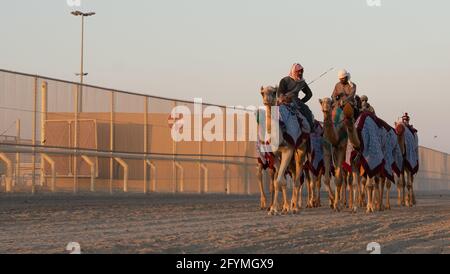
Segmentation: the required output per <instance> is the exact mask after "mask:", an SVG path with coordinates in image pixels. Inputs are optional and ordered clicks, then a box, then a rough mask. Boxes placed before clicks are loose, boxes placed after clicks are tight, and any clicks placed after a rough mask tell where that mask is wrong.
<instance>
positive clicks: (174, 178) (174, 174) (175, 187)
mask: <svg viewBox="0 0 450 274" xmlns="http://www.w3.org/2000/svg"><path fill="white" fill-rule="evenodd" d="M173 103H174V108H176V107H177V101H174V102H173ZM176 153H177V143H176V142H175V140H174V139H173V138H172V155H173V159H172V192H173V193H176V192H177V191H178V182H177V180H178V178H177V164H176V162H175V159H176V156H175V154H176Z"/></svg>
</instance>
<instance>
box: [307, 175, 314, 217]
mask: <svg viewBox="0 0 450 274" xmlns="http://www.w3.org/2000/svg"><path fill="white" fill-rule="evenodd" d="M305 174H306V178H307V179H306V183H307V185H306V190H307V195H308V198H307V202H306V208H313V207H314V176H311V174H310V172H309V171H306V172H305Z"/></svg>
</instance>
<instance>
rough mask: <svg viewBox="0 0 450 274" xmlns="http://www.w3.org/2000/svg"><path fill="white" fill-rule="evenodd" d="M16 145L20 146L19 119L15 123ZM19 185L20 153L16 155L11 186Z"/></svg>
mask: <svg viewBox="0 0 450 274" xmlns="http://www.w3.org/2000/svg"><path fill="white" fill-rule="evenodd" d="M16 136H17V137H16V145H19V144H20V119H17V121H16ZM19 183H20V153H19V152H17V153H16V179H15V180H14V184H13V186H15V185H16V184H19Z"/></svg>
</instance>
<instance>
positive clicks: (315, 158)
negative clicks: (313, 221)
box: [305, 120, 334, 208]
mask: <svg viewBox="0 0 450 274" xmlns="http://www.w3.org/2000/svg"><path fill="white" fill-rule="evenodd" d="M314 124H315V125H314V129H313V131H312V133H311V135H310V150H309V152H308V165H307V171H306V172H305V177H306V182H307V190H308V203H307V206H306V207H307V208H315V207H321V202H320V189H321V182H322V177H323V176H324V174H325V172H326V168H325V159H324V157H325V155H324V151H325V149H326V148H325V147H324V146H326V145H328V144H326V143H325V142H324V137H323V126H322V125H321V124H320V122H319V121H317V120H316V121H315V122H314ZM326 161H327V162H328V164H327V171H328V174H330V171H329V169H330V164H331V163H330V162H331V156H330V154H328V158H327V160H326ZM325 186H326V189H327V192H328V198H329V201H330V206H333V204H334V202H333V201H334V200H333V199H334V198H333V196H334V194H333V191H332V189H331V186H330V181H329V180H326V185H325Z"/></svg>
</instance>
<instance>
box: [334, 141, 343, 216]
mask: <svg viewBox="0 0 450 274" xmlns="http://www.w3.org/2000/svg"><path fill="white" fill-rule="evenodd" d="M344 158H345V150H343V149H340V150H339V151H338V153H336V174H335V182H336V195H335V200H334V210H335V211H340V210H341V205H340V201H341V199H340V196H339V195H340V193H341V190H342V181H343V170H342V163H343V162H344Z"/></svg>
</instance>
